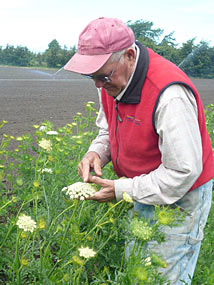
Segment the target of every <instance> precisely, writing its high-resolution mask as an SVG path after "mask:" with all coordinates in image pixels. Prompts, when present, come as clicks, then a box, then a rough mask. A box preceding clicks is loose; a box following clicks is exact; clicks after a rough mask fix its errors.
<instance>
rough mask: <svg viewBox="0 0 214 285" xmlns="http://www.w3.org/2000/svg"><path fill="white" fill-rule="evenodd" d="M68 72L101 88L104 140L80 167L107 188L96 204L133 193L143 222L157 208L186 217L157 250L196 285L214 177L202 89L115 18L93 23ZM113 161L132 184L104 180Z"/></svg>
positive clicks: (172, 275)
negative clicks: (194, 278)
mask: <svg viewBox="0 0 214 285" xmlns="http://www.w3.org/2000/svg"><path fill="white" fill-rule="evenodd" d="M65 69H66V70H69V71H72V72H77V73H80V74H82V75H85V76H87V77H88V78H91V79H92V80H93V81H94V83H95V85H96V87H97V88H98V94H99V98H100V110H99V114H98V117H97V126H98V127H99V128H100V130H99V134H98V136H97V138H96V139H95V140H94V141H93V142H92V144H91V146H90V148H89V151H88V152H87V153H86V155H85V156H84V157H83V159H82V161H81V162H80V164H79V167H78V173H79V175H80V177H81V178H82V179H83V181H84V182H92V183H96V184H98V185H101V186H102V187H101V190H100V191H99V192H97V193H96V194H95V195H94V196H93V197H92V198H91V199H93V200H96V201H98V202H107V201H110V200H112V199H114V198H116V199H117V200H120V199H122V193H123V192H127V193H128V194H129V195H130V196H131V197H132V199H133V200H134V201H135V202H134V209H135V210H137V211H139V213H140V214H141V215H144V216H148V214H149V215H152V212H153V211H154V205H155V204H160V205H169V204H170V205H173V204H174V205H177V206H179V207H181V208H184V209H185V210H187V211H188V213H189V214H190V215H187V217H186V219H185V221H184V222H183V224H182V226H180V227H176V228H172V229H168V231H167V233H166V241H165V242H164V243H163V244H161V245H158V246H157V248H155V250H156V251H157V252H158V253H159V254H161V255H162V257H163V258H164V259H165V261H166V263H167V268H165V269H163V270H162V273H163V275H165V276H167V278H168V279H169V280H170V281H171V284H183V283H182V282H181V281H180V280H183V281H185V282H187V284H190V283H191V281H190V279H189V276H191V277H192V276H193V273H194V269H195V266H196V262H197V258H198V254H199V250H200V244H201V240H202V237H203V228H204V226H205V224H206V221H207V217H208V213H209V209H210V205H211V199H212V177H213V176H214V159H213V153H212V147H211V143H210V139H209V136H208V133H207V130H206V124H205V118H204V111H203V106H202V103H201V99H200V96H199V94H198V92H197V90H196V88H195V87H194V85H193V83H192V82H191V81H190V79H189V78H188V77H187V76H186V75H185V74H184V73H183V72H182V71H181V70H180V69H179V68H178V67H176V66H175V65H174V64H172V63H171V62H169V61H167V60H166V59H164V58H163V57H161V56H159V55H158V54H156V53H154V52H153V51H152V50H151V49H149V48H146V47H145V46H143V45H142V44H141V43H139V42H135V39H134V34H133V32H132V30H131V29H130V28H129V27H127V26H126V25H125V24H124V23H123V22H121V21H120V20H118V19H112V18H99V19H96V20H94V21H92V22H90V23H89V24H88V26H87V27H86V28H85V29H84V30H83V31H82V33H81V34H80V36H79V42H78V50H77V53H76V54H75V55H74V56H73V57H72V58H71V59H70V61H69V62H68V63H67V64H66V65H65ZM110 160H112V163H113V166H114V170H115V172H116V174H117V175H118V177H126V178H125V179H117V180H114V181H113V180H108V179H102V178H101V176H102V167H104V166H105V165H106V164H107V163H108V162H109V161H110ZM91 170H93V171H94V172H95V175H93V176H92V175H91Z"/></svg>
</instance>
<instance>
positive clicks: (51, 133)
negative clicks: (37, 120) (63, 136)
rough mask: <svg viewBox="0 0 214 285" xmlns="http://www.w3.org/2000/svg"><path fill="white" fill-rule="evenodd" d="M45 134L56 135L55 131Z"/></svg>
mask: <svg viewBox="0 0 214 285" xmlns="http://www.w3.org/2000/svg"><path fill="white" fill-rule="evenodd" d="M46 134H47V135H58V132H56V131H48V132H47V133H46Z"/></svg>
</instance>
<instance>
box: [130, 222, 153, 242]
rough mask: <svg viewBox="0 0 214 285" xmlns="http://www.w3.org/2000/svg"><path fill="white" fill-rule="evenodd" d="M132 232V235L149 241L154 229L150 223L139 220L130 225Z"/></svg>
mask: <svg viewBox="0 0 214 285" xmlns="http://www.w3.org/2000/svg"><path fill="white" fill-rule="evenodd" d="M129 229H130V232H131V234H132V235H133V236H134V237H136V238H138V239H141V240H143V241H147V240H149V239H151V237H152V228H151V227H150V226H149V225H148V223H146V222H143V221H139V220H138V219H133V221H132V222H131V223H130V228H129Z"/></svg>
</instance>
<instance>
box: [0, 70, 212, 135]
mask: <svg viewBox="0 0 214 285" xmlns="http://www.w3.org/2000/svg"><path fill="white" fill-rule="evenodd" d="M54 72H55V71H53V70H50V69H45V70H38V69H29V68H16V67H0V121H1V120H3V119H4V120H7V121H8V124H7V125H5V126H4V128H2V129H0V135H2V133H8V134H10V135H14V136H15V135H18V134H24V133H27V132H30V131H32V125H33V124H40V123H41V122H43V121H44V120H49V121H51V122H52V123H53V124H54V125H55V126H56V127H60V126H64V125H65V124H66V123H69V122H72V118H73V116H74V115H75V114H76V112H83V113H84V103H86V102H88V101H94V102H96V104H97V107H98V97H97V91H96V88H95V86H94V84H93V82H92V81H90V80H88V79H85V78H83V77H82V76H80V75H77V74H73V73H71V72H65V71H60V72H58V73H57V74H56V75H55V76H54V79H53V74H54ZM193 82H194V84H195V85H196V87H197V88H198V90H199V92H200V95H201V99H202V102H203V104H204V106H206V105H208V104H210V103H214V80H211V79H193Z"/></svg>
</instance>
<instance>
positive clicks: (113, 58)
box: [109, 42, 136, 62]
mask: <svg viewBox="0 0 214 285" xmlns="http://www.w3.org/2000/svg"><path fill="white" fill-rule="evenodd" d="M135 46H136V45H135V42H134V43H133V44H132V45H131V46H130V47H128V48H132V49H133V50H134V51H135V53H136V49H135ZM128 48H125V49H123V50H120V51H116V52H114V53H113V54H112V55H111V56H110V58H109V62H115V61H117V60H119V58H120V57H121V56H122V55H123V54H124V53H125V52H126V50H127V49H128Z"/></svg>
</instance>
